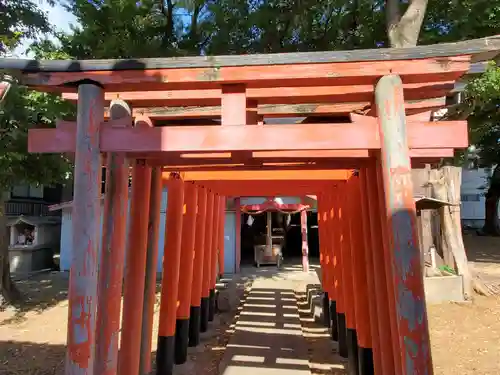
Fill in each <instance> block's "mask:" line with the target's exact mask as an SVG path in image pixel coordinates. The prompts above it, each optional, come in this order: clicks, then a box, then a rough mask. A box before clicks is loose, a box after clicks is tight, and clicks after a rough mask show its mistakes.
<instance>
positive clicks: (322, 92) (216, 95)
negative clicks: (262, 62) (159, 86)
mask: <svg viewBox="0 0 500 375" xmlns="http://www.w3.org/2000/svg"><path fill="white" fill-rule="evenodd" d="M454 83H455V82H454V81H449V80H448V81H438V82H420V83H409V84H406V85H405V86H404V88H405V98H406V99H407V100H420V99H426V98H435V97H440V96H446V94H447V93H448V92H449V91H451V90H452V89H453V87H454ZM236 92H237V93H241V94H243V96H242V97H243V99H242V100H244V101H246V99H249V100H252V101H254V102H258V103H259V104H261V105H262V104H295V103H297V104H304V103H323V102H324V103H327V102H333V103H341V102H347V103H349V102H351V103H355V102H365V101H371V100H372V98H373V93H374V86H373V85H350V86H342V85H339V86H337V85H332V86H316V87H314V86H313V87H310V86H303V87H300V86H298V87H293V86H292V87H260V88H252V87H249V88H248V89H245V85H231V84H228V85H224V86H223V87H222V89H221V88H217V89H206V90H169V91H136V92H106V96H105V99H106V101H111V100H113V99H116V98H120V99H122V100H126V101H127V102H129V103H131V104H132V105H133V106H134V107H163V106H169V107H177V106H180V107H187V106H217V105H220V104H221V101H224V99H225V98H226V97H228V96H232V95H229V94H234V93H236ZM62 97H63V99H66V100H70V101H76V100H77V95H76V93H63V95H62ZM255 123H257V121H255ZM236 124H237V123H236ZM242 124H243V122H240V125H242Z"/></svg>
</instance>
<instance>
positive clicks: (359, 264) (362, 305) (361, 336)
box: [349, 176, 374, 375]
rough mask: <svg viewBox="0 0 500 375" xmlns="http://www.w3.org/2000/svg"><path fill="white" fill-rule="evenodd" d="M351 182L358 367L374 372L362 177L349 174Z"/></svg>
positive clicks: (362, 374) (366, 371) (363, 370)
mask: <svg viewBox="0 0 500 375" xmlns="http://www.w3.org/2000/svg"><path fill="white" fill-rule="evenodd" d="M349 182H350V183H351V184H352V205H351V209H352V215H351V216H350V218H351V243H352V264H353V273H354V304H355V310H356V333H357V338H358V369H357V373H358V372H359V374H360V375H368V374H373V372H374V368H373V350H372V348H373V344H372V335H371V328H370V326H371V322H370V314H369V307H370V306H369V303H368V280H367V275H366V271H365V269H364V267H363V266H364V265H365V264H366V257H365V249H364V248H365V241H364V238H365V232H364V229H365V228H364V226H363V220H364V218H363V214H362V199H363V197H362V194H361V181H360V177H359V176H353V177H351V179H350V181H349Z"/></svg>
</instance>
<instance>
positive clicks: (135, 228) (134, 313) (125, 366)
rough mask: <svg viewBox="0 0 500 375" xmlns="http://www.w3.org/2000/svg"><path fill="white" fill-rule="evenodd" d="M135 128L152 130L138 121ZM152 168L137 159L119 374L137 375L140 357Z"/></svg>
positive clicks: (133, 172)
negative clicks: (145, 127) (144, 127)
mask: <svg viewBox="0 0 500 375" xmlns="http://www.w3.org/2000/svg"><path fill="white" fill-rule="evenodd" d="M135 126H136V127H143V126H149V125H148V124H147V123H144V122H143V121H142V120H138V119H137V118H136V124H135ZM150 194H151V167H150V166H148V165H146V161H145V160H140V159H136V160H135V165H133V168H132V200H131V202H130V225H129V230H128V241H127V260H126V265H125V278H124V279H125V280H124V289H123V315H122V330H121V341H120V355H119V358H118V359H119V373H120V375H121V374H130V375H132V374H133V375H136V374H137V373H138V372H139V365H140V355H141V328H142V306H143V303H144V283H145V279H146V253H147V246H148V225H149V204H150Z"/></svg>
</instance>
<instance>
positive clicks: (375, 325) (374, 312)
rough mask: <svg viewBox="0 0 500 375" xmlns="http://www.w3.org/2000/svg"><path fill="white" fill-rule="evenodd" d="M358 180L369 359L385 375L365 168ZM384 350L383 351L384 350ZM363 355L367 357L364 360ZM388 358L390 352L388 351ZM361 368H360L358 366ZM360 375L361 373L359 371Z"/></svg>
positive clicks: (374, 369) (361, 355) (367, 181)
mask: <svg viewBox="0 0 500 375" xmlns="http://www.w3.org/2000/svg"><path fill="white" fill-rule="evenodd" d="M359 178H360V197H361V204H360V215H361V225H362V227H363V247H364V263H363V264H365V267H364V269H363V268H362V269H360V271H359V272H363V271H365V272H366V283H367V294H368V301H367V302H368V306H367V310H368V313H369V319H370V334H371V339H372V353H371V357H372V358H373V371H374V373H375V374H386V373H387V372H385V371H384V369H383V366H382V349H383V346H382V344H381V342H382V341H381V338H380V334H382V333H381V332H380V331H379V324H380V322H379V319H380V318H379V315H378V311H379V310H380V307H379V306H378V303H380V298H379V296H378V295H379V291H378V290H377V287H376V284H375V275H374V268H373V263H374V261H373V257H374V254H373V253H374V250H375V247H374V246H373V244H372V239H371V235H372V233H371V223H370V222H371V215H370V209H369V207H370V198H369V194H370V193H369V189H370V187H369V185H368V184H369V183H370V182H369V180H368V173H367V168H366V167H364V168H361V169H360V172H359ZM372 204H373V202H372ZM384 350H385V349H384ZM365 355H366V356H367V357H368V358H366V357H365ZM389 356H390V351H389ZM369 360H370V352H369V351H368V350H365V353H360V362H361V363H364V364H366V362H367V361H369ZM360 367H361V366H360ZM360 372H361V373H362V371H360Z"/></svg>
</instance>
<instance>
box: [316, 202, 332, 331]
mask: <svg viewBox="0 0 500 375" xmlns="http://www.w3.org/2000/svg"><path fill="white" fill-rule="evenodd" d="M326 206H327V205H326V193H321V194H319V195H318V237H319V263H320V266H321V280H320V282H321V288H322V289H323V301H322V302H323V303H322V306H323V321H324V324H325V326H327V327H330V323H331V318H330V299H329V297H328V295H329V292H330V285H329V283H328V276H329V274H328V271H329V270H328V267H327V263H326V257H327V255H326V254H327V251H326V248H327V246H328V244H327V241H328V239H327V235H326V226H327V225H328V224H327V214H326V210H325V207H326Z"/></svg>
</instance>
